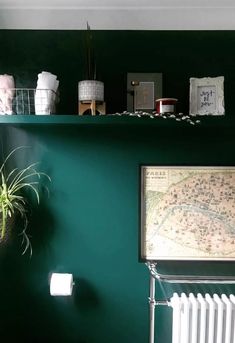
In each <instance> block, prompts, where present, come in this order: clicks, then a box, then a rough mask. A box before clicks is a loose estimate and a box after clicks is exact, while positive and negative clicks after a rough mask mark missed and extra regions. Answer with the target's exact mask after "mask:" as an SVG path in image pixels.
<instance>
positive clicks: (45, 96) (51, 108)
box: [0, 88, 58, 115]
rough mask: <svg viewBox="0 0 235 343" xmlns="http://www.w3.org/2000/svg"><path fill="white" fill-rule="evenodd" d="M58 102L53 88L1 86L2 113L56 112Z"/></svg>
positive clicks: (0, 105)
mask: <svg viewBox="0 0 235 343" xmlns="http://www.w3.org/2000/svg"><path fill="white" fill-rule="evenodd" d="M57 102H58V95H57V93H56V92H54V91H53V90H51V89H35V88H8V89H3V88H0V114H39V115H40V114H55V113H56V103H57Z"/></svg>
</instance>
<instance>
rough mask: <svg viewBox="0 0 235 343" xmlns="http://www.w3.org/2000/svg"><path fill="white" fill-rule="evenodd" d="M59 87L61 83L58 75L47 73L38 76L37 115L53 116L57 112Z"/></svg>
mask: <svg viewBox="0 0 235 343" xmlns="http://www.w3.org/2000/svg"><path fill="white" fill-rule="evenodd" d="M58 87H59V81H58V80H57V76H56V75H54V74H52V73H49V72H46V71H43V72H42V73H40V74H38V80H37V88H36V91H35V114H51V113H53V112H55V101H56V92H57V90H58Z"/></svg>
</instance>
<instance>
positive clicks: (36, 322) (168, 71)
mask: <svg viewBox="0 0 235 343" xmlns="http://www.w3.org/2000/svg"><path fill="white" fill-rule="evenodd" d="M95 38H96V39H95V41H96V45H97V52H99V54H98V56H97V57H98V60H97V67H98V69H99V70H100V74H102V76H103V77H102V78H103V80H104V81H105V84H106V89H107V90H106V96H107V103H108V106H109V108H110V112H115V111H120V110H123V109H124V108H125V99H126V94H125V89H124V87H125V76H126V72H128V71H143V72H152V71H155V72H163V75H164V87H163V88H164V96H174V97H178V98H179V99H180V100H181V107H182V109H183V110H184V111H186V110H187V106H188V105H187V104H188V79H189V77H190V76H218V75H224V76H225V81H226V83H225V105H226V117H225V118H222V121H221V122H220V120H219V119H216V125H213V124H212V125H208V126H207V125H205V126H203V125H202V126H198V127H193V128H192V127H190V126H188V127H187V126H185V125H181V124H179V125H178V123H176V122H175V123H174V124H172V122H171V123H170V122H169V126H168V125H166V124H164V125H161V124H160V125H159V126H158V125H157V124H154V125H143V126H141V125H139V124H137V125H136V123H135V122H134V123H133V125H132V124H130V123H128V125H127V126H125V125H123V123H122V124H121V125H114V124H112V123H108V121H106V124H105V125H102V124H98V119H95V122H96V124H95V125H91V124H89V123H90V119H89V121H88V124H87V125H74V121H73V120H74V118H73V119H72V122H71V123H70V124H68V123H67V124H66V122H65V125H63V123H62V122H60V123H59V125H53V124H52V122H51V119H48V123H46V120H45V122H44V123H43V125H36V124H35V123H34V122H32V123H31V124H24V123H23V122H21V123H19V122H18V123H17V122H16V123H14V122H12V124H8V125H7V124H6V123H5V124H4V125H3V126H2V127H1V131H0V133H1V142H2V145H3V149H4V151H6V150H9V149H10V148H11V147H15V146H17V145H29V146H30V147H31V148H30V149H29V152H28V153H27V154H25V155H24V158H23V159H20V158H19V161H18V162H19V163H22V160H25V159H26V160H27V159H29V160H30V161H35V160H36V161H40V163H41V164H40V165H41V169H43V170H44V171H45V172H47V173H48V174H49V175H50V176H51V178H52V183H51V185H50V197H49V199H48V198H47V196H46V194H44V193H43V197H42V202H41V204H40V206H39V207H38V208H35V210H34V211H33V213H32V216H31V220H30V231H31V234H32V244H33V257H32V259H31V260H29V259H28V258H27V257H26V256H24V257H21V256H20V250H19V249H17V247H16V246H12V247H9V249H7V250H5V249H2V250H1V256H0V257H1V258H0V273H1V283H0V291H1V294H2V301H1V311H0V320H1V323H0V334H1V337H2V340H3V341H17V340H19V338H20V339H21V341H24V342H49V341H50V342H79V343H110V342H112V343H120V342H123V343H130V342H138V343H145V342H147V341H148V299H147V298H148V271H147V268H146V267H145V266H144V264H142V263H139V260H138V243H139V242H138V232H139V165H140V164H141V163H157V164H220V165H223V164H224V165H226V164H232V165H234V150H235V138H234V134H233V132H234V126H233V122H234V119H233V118H234V103H233V92H234V85H233V83H234V76H235V71H234V60H235V58H234V57H235V56H234V54H235V51H234V46H235V44H233V42H234V40H235V33H233V32H200V33H199V32H102V31H101V32H96V33H95ZM0 41H1V43H2V44H3V47H4V49H5V51H6V54H4V55H3V54H2V56H1V58H0V61H1V64H0V72H1V73H5V72H8V73H13V74H14V75H17V80H18V81H17V82H19V83H20V82H22V84H23V83H25V82H26V81H27V82H28V83H29V84H30V86H31V85H33V80H35V77H36V75H37V73H38V72H40V71H41V70H45V69H46V70H49V71H51V72H54V73H56V74H57V75H58V77H59V79H60V80H61V105H60V109H59V111H60V113H63V114H65V113H68V114H72V113H75V112H76V111H75V109H76V104H77V98H76V94H77V81H78V80H79V78H80V76H81V77H82V54H81V49H80V43H81V33H79V32H75V31H72V32H70V31H66V32H65V31H47V32H46V31H35V32H29V31H1V32H0ZM111 43H112V44H111ZM98 47H99V48H98ZM225 57H226V59H225ZM20 80H21V81H20ZM25 86H26V85H25ZM107 119H108V118H107ZM221 123H222V125H221ZM230 123H231V125H230ZM47 124H48V125H47ZM116 124H117V123H116ZM119 124H120V122H119ZM160 267H161V269H164V268H165V267H164V266H162V264H161V265H160ZM167 268H168V269H169V270H171V271H173V272H174V271H178V270H179V269H180V270H181V271H182V270H183V271H185V270H186V271H187V270H189V271H190V272H191V271H192V270H193V271H199V272H200V271H201V272H203V271H208V272H215V271H216V272H217V271H221V272H224V271H226V272H229V273H233V274H234V272H235V270H234V269H235V268H234V264H233V263H227V264H223V263H216V265H215V264H211V263H206V264H205V265H202V263H198V262H197V263H193V264H192V263H190V264H187V263H183V264H180V265H179V264H178V263H176V262H174V263H168V265H167ZM53 271H57V272H72V273H73V274H74V276H75V278H76V286H75V294H74V296H73V297H72V298H67V299H60V298H52V297H50V295H49V285H48V277H49V274H50V273H51V272H53ZM174 289H176V290H177V291H181V290H182V289H186V290H188V288H187V287H184V288H182V287H179V286H176V287H175V288H174ZM200 289H201V290H202V291H210V292H213V291H217V292H222V291H228V287H225V288H223V287H218V286H216V287H213V288H212V287H209V288H208V287H201V288H200ZM157 291H158V292H159V293H158V295H159V298H162V297H163V296H164V292H166V293H167V295H168V294H170V293H172V291H173V289H169V288H168V289H166V290H165V291H164V292H163V291H162V289H161V287H160V286H158V287H157ZM170 326H171V310H170V309H168V308H157V314H156V331H157V335H156V336H157V337H156V342H157V343H159V342H160V343H162V342H166V343H170V341H171V340H170V339H171V338H170V331H171V330H170Z"/></svg>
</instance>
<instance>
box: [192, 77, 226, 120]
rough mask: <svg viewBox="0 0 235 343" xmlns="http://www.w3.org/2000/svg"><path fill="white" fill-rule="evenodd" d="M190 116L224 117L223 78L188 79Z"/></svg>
mask: <svg viewBox="0 0 235 343" xmlns="http://www.w3.org/2000/svg"><path fill="white" fill-rule="evenodd" d="M189 113H190V115H215V116H219V115H224V114H225V111H224V77H223V76H218V77H203V78H190V103H189Z"/></svg>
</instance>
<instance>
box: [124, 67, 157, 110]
mask: <svg viewBox="0 0 235 343" xmlns="http://www.w3.org/2000/svg"><path fill="white" fill-rule="evenodd" d="M161 97H162V74H161V73H128V74H127V110H128V111H129V112H135V111H143V112H150V113H151V112H153V111H154V110H155V108H156V105H155V101H156V99H159V98H161Z"/></svg>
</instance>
